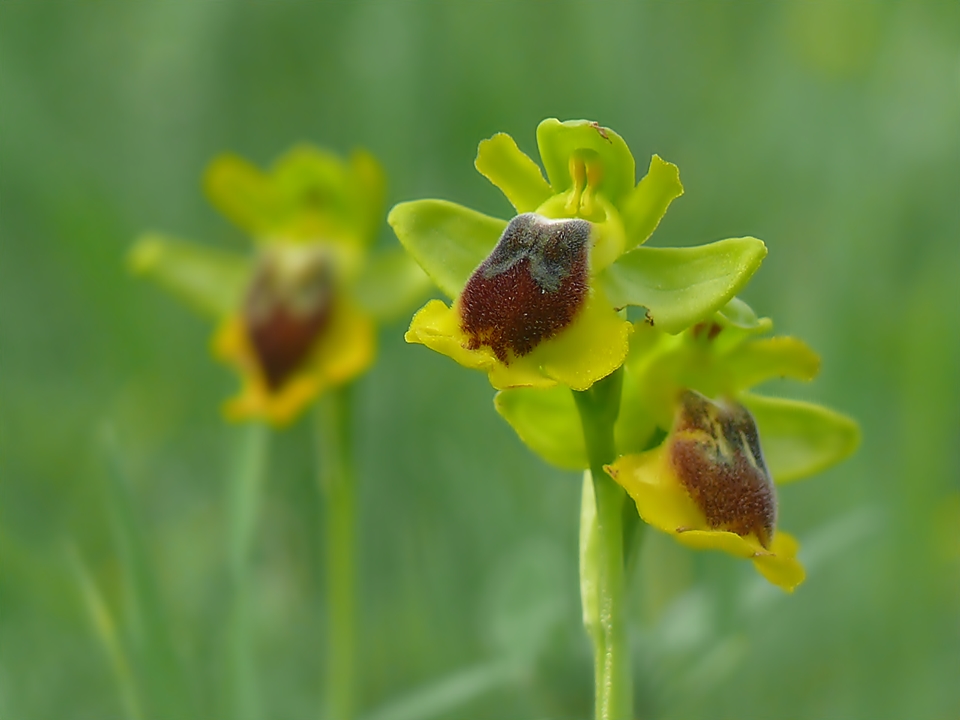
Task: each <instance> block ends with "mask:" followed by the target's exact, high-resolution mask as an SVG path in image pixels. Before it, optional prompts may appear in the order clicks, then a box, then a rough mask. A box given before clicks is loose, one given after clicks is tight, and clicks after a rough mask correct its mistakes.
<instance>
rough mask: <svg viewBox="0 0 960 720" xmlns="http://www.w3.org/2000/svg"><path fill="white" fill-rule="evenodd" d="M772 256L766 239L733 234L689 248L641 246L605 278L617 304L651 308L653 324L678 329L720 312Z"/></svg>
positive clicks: (604, 283)
mask: <svg viewBox="0 0 960 720" xmlns="http://www.w3.org/2000/svg"><path fill="white" fill-rule="evenodd" d="M766 254H767V247H766V245H764V244H763V242H762V241H761V240H757V239H756V238H752V237H744V238H729V239H727V240H719V241H717V242H714V243H710V244H709V245H700V246H697V247H689V248H649V247H639V248H636V249H635V250H631V251H630V252H628V253H627V254H626V255H624V256H623V257H621V258H620V259H619V260H617V261H616V262H615V263H614V264H613V265H611V266H610V267H608V268H607V269H606V270H605V271H604V272H603V273H602V274H601V276H600V282H601V283H602V285H603V287H604V288H605V289H606V291H607V294H608V296H609V297H610V300H611V301H612V302H613V304H614V306H615V307H623V306H626V305H639V306H643V307H645V308H647V311H648V315H649V316H650V318H651V319H652V320H653V323H654V326H655V327H657V328H659V329H660V330H663V331H665V332H668V333H671V334H673V333H678V332H680V331H682V330H684V329H685V328H687V327H690V326H691V325H693V324H694V323H696V322H698V321H700V320H703V319H704V318H706V317H707V316H709V315H710V314H711V313H713V312H716V311H717V310H719V309H720V308H722V307H723V306H724V305H726V304H727V302H729V301H730V299H731V298H733V296H734V295H736V294H737V292H739V291H740V289H741V288H743V286H744V285H746V284H747V281H748V280H749V279H750V276H751V275H753V273H754V272H756V270H757V268H759V267H760V263H761V261H762V260H763V258H764V256H765V255H766Z"/></svg>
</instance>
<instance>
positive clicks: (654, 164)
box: [620, 155, 683, 248]
mask: <svg viewBox="0 0 960 720" xmlns="http://www.w3.org/2000/svg"><path fill="white" fill-rule="evenodd" d="M681 195H683V185H681V184H680V170H679V168H677V166H676V165H674V164H673V163H668V162H666V161H665V160H661V159H660V156H659V155H654V156H653V157H652V158H650V169H649V170H648V171H647V174H646V175H645V176H644V178H643V179H642V180H641V181H640V182H639V183H637V186H636V187H635V188H634V189H633V190H631V191H630V194H629V195H627V196H626V198H624V200H623V202H622V203H621V208H620V214H621V215H622V217H623V224H624V226H625V227H626V231H627V246H628V248H634V247H636V246H637V245H642V244H643V243H645V242H646V241H647V238H649V237H650V236H651V235H652V234H653V231H654V230H656V229H657V225H659V224H660V220H662V219H663V216H664V215H665V214H666V212H667V208H668V207H670V203H671V202H673V201H674V200H676V199H677V198H678V197H680V196H681Z"/></svg>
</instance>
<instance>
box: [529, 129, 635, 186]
mask: <svg viewBox="0 0 960 720" xmlns="http://www.w3.org/2000/svg"><path fill="white" fill-rule="evenodd" d="M537 146H538V147H539V149H540V159H541V161H542V162H543V167H544V168H545V169H546V171H547V178H548V179H549V181H550V186H551V187H552V188H553V192H554V193H562V192H565V191H566V190H569V189H570V188H572V187H573V185H574V180H573V177H572V176H571V175H570V159H571V157H573V156H574V155H580V156H581V157H583V158H584V159H585V160H589V159H596V160H599V162H600V165H601V168H602V178H601V179H600V182H599V184H598V185H597V189H598V190H599V191H600V192H602V193H603V194H604V195H605V196H606V197H607V199H608V200H609V201H610V202H612V203H613V204H614V205H616V204H618V203H619V202H620V200H621V198H623V197H624V196H625V195H626V194H627V193H629V192H630V191H631V190H633V186H634V182H636V164H635V163H634V160H633V155H632V154H631V153H630V148H628V147H627V144H626V143H625V142H624V141H623V138H621V137H620V136H619V135H617V134H616V133H615V132H614V131H613V130H610V129H609V128H605V127H601V126H600V125H598V124H597V123H594V122H590V121H589V120H567V121H566V122H560V121H559V120H557V119H555V118H549V119H547V120H544V121H543V122H541V123H540V125H539V126H538V127H537Z"/></svg>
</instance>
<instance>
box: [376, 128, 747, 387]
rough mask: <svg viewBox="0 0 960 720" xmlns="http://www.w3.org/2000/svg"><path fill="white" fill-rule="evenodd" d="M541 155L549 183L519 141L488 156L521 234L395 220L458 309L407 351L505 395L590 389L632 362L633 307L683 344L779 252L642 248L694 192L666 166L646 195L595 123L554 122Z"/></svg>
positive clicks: (722, 245)
mask: <svg viewBox="0 0 960 720" xmlns="http://www.w3.org/2000/svg"><path fill="white" fill-rule="evenodd" d="M537 145H538V148H539V150H540V157H541V160H542V162H543V165H544V168H545V170H546V176H547V178H546V179H545V178H544V176H543V174H542V173H541V171H540V168H539V167H538V166H537V164H536V163H535V162H534V161H533V160H532V159H531V158H529V157H528V156H527V155H525V154H524V153H522V152H521V151H520V149H519V148H518V147H517V145H516V143H515V142H514V141H513V139H512V138H511V137H510V136H509V135H505V134H502V133H501V134H497V135H495V136H494V137H492V138H490V139H488V140H484V141H483V142H481V143H480V147H479V149H478V153H477V159H476V163H475V164H476V167H477V169H478V170H479V171H480V172H481V173H482V174H483V175H484V176H485V177H487V178H488V179H489V180H490V181H491V182H493V183H494V184H495V185H496V186H497V187H498V188H499V189H500V190H501V191H502V192H503V193H504V195H505V196H506V197H507V199H508V200H509V201H510V202H511V204H512V205H513V207H514V209H515V210H516V212H517V213H518V214H517V215H515V216H514V217H513V218H512V219H511V220H510V221H506V220H499V219H497V218H493V217H489V216H486V215H482V214H480V213H478V212H475V211H473V210H469V209H467V208H465V207H462V206H460V205H456V204H454V203H450V202H446V201H442V200H418V201H414V202H406V203H401V204H399V205H397V206H396V207H394V208H393V210H392V211H391V212H390V215H389V218H388V220H389V222H390V224H391V225H392V226H393V228H394V231H395V232H396V234H397V237H398V238H399V239H400V241H401V243H403V245H404V247H406V248H407V250H408V251H409V252H410V253H411V254H412V255H413V256H414V257H415V258H416V260H417V262H419V263H420V265H421V266H422V267H423V268H424V270H425V271H426V272H427V274H428V275H430V276H431V278H433V280H434V281H435V282H436V284H437V285H438V286H439V287H440V289H441V290H443V291H444V292H445V293H446V294H447V295H448V296H450V298H452V299H453V302H452V304H450V305H447V304H446V303H444V302H443V301H441V300H432V301H430V302H429V303H428V304H427V305H426V306H424V307H423V308H422V309H421V310H420V312H418V313H417V314H416V315H415V316H414V318H413V320H412V322H411V323H410V329H409V330H408V331H407V334H406V339H407V341H408V342H411V343H420V344H423V345H426V346H427V347H429V348H431V349H433V350H435V351H437V352H440V353H442V354H444V355H447V356H449V357H451V358H452V359H454V360H456V361H457V362H458V363H460V364H461V365H464V366H465V367H469V368H474V369H478V370H482V371H483V372H486V373H487V374H488V377H489V379H490V382H491V383H492V384H493V386H494V387H495V388H497V389H500V390H503V389H508V388H523V387H527V388H531V387H532V388H549V387H552V386H555V385H557V384H560V385H563V386H567V387H570V388H572V389H574V390H586V389H587V388H589V387H590V386H591V385H593V383H594V382H596V381H597V380H599V379H601V378H603V377H606V376H607V375H609V374H610V373H612V372H613V371H614V370H616V369H617V368H618V367H620V365H621V364H622V363H623V361H624V358H625V357H626V355H627V351H628V348H629V336H630V333H631V331H632V329H633V326H632V324H631V323H630V322H628V321H627V319H626V317H625V316H624V314H623V313H622V312H621V311H622V310H623V309H624V308H625V307H626V306H627V305H638V306H643V307H644V308H645V309H646V312H647V316H648V318H649V319H650V322H654V323H657V324H658V325H659V326H660V327H662V328H663V329H664V330H666V331H667V332H674V333H675V332H679V331H681V330H683V329H684V328H685V327H688V326H689V325H691V324H693V323H694V322H696V321H698V320H699V319H701V318H702V317H706V316H707V315H709V314H711V313H712V312H714V311H715V310H717V309H718V308H719V307H721V306H722V305H723V304H724V303H726V302H727V301H728V300H729V299H730V298H731V297H733V295H734V294H735V293H736V292H737V290H738V289H739V288H741V287H743V285H744V284H745V283H746V281H747V279H748V278H749V277H750V275H751V274H752V273H753V272H754V271H755V270H756V269H757V267H758V266H759V264H760V261H761V260H762V258H763V256H764V254H765V253H766V249H765V247H764V245H763V243H762V242H760V241H759V240H756V239H755V238H734V239H729V240H723V241H720V242H718V243H713V244H712V245H707V246H702V247H699V248H683V249H671V250H664V249H656V248H645V247H640V246H641V245H642V244H643V243H644V242H645V241H646V240H647V238H648V237H649V236H650V234H651V233H652V232H653V230H654V229H655V228H656V227H657V225H658V224H659V222H660V219H661V218H662V217H663V215H664V213H665V212H666V210H667V207H668V206H669V205H670V203H671V202H672V201H673V200H674V199H675V198H677V197H679V196H680V195H681V194H682V192H683V188H682V186H681V185H680V179H679V171H678V170H677V168H676V166H675V165H671V164H670V163H667V162H664V161H663V160H661V159H660V158H659V157H658V156H656V155H654V156H653V158H652V159H651V162H650V169H649V172H648V173H647V175H646V176H645V177H644V178H643V179H642V180H641V181H640V182H639V183H637V182H636V178H635V173H636V168H635V163H634V159H633V156H632V155H631V154H630V150H629V148H628V147H627V145H626V143H625V142H624V141H623V139H622V138H621V137H620V136H619V135H617V134H616V133H615V132H614V131H613V130H610V129H609V128H604V127H601V126H600V125H598V124H597V123H595V122H588V121H586V120H573V121H567V122H560V121H558V120H554V119H548V120H544V121H543V122H542V123H540V126H539V127H538V128H537Z"/></svg>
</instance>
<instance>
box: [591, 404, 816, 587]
mask: <svg viewBox="0 0 960 720" xmlns="http://www.w3.org/2000/svg"><path fill="white" fill-rule="evenodd" d="M606 471H607V473H608V474H609V475H610V477H612V478H613V479H614V480H616V481H617V482H618V483H619V484H620V485H621V486H623V488H624V489H625V490H626V491H627V493H628V494H629V495H630V497H632V498H633V500H634V501H635V502H636V504H637V510H638V511H639V513H640V517H641V518H643V520H644V521H645V522H647V523H649V524H650V525H653V526H654V527H656V528H658V529H660V530H662V531H664V532H667V533H670V534H672V535H674V536H675V537H676V538H677V540H679V541H680V542H682V543H683V544H685V545H688V546H690V547H694V548H699V549H717V550H723V551H725V552H728V553H731V554H733V555H736V556H738V557H743V558H749V559H751V560H753V563H754V565H755V566H756V568H757V570H758V571H759V572H760V573H761V574H762V575H763V576H764V577H766V578H767V579H768V580H769V581H770V582H772V583H774V584H775V585H778V586H780V587H781V588H783V589H784V590H787V591H788V592H792V591H793V589H794V588H796V586H797V585H799V584H800V583H801V582H803V579H804V571H803V567H802V566H801V565H800V563H799V561H798V560H797V558H796V555H797V551H798V545H797V542H796V540H795V539H794V538H793V537H792V536H790V535H788V534H787V533H784V532H780V531H778V530H777V529H776V518H777V501H776V492H775V490H774V486H773V480H772V478H771V477H770V473H769V471H768V470H767V466H766V463H765V462H764V459H763V452H762V450H761V447H760V438H759V434H758V433H757V426H756V423H755V422H754V420H753V417H752V416H751V415H750V412H749V411H748V410H747V409H746V408H745V407H743V406H742V405H740V404H739V403H737V402H734V401H732V400H720V401H713V400H710V399H708V398H706V397H704V396H703V395H701V394H699V393H697V392H694V391H692V390H686V391H684V392H683V393H682V394H681V396H680V398H679V399H678V403H677V409H676V416H675V418H674V423H673V427H672V429H671V430H670V433H669V434H668V435H667V438H666V439H665V440H664V442H663V443H662V444H661V445H659V446H658V447H656V448H654V449H653V450H649V451H647V452H644V453H639V454H634V455H624V456H623V457H621V458H620V459H619V460H617V461H616V462H614V463H613V464H611V465H609V466H607V467H606Z"/></svg>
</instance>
